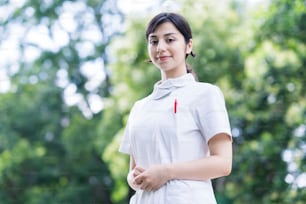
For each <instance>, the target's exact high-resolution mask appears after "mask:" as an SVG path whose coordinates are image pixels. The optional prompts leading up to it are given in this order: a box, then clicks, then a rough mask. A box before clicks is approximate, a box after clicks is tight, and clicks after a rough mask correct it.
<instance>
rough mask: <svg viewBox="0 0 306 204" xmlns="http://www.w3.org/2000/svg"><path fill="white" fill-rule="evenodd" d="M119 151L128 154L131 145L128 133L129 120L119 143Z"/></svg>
mask: <svg viewBox="0 0 306 204" xmlns="http://www.w3.org/2000/svg"><path fill="white" fill-rule="evenodd" d="M119 152H121V153H125V154H130V152H131V145H130V135H129V122H128V123H127V125H126V127H125V130H124V134H123V138H122V140H121V144H120V146H119Z"/></svg>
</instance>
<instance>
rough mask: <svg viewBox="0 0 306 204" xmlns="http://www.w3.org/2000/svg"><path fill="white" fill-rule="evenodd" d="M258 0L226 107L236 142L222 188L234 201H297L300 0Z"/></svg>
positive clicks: (301, 172) (303, 74) (301, 183)
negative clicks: (234, 94)
mask: <svg viewBox="0 0 306 204" xmlns="http://www.w3.org/2000/svg"><path fill="white" fill-rule="evenodd" d="M264 6H265V7H262V8H261V9H259V10H258V11H259V12H255V14H254V19H255V20H253V21H251V22H250V24H249V29H252V30H253V31H254V37H253V38H252V39H250V40H251V42H252V43H251V46H249V49H248V50H246V52H245V54H244V55H245V59H244V61H245V67H244V73H245V79H243V80H242V84H243V89H242V93H243V95H242V97H240V99H239V98H237V99H235V100H233V107H232V108H231V109H232V110H235V111H233V112H232V114H231V115H232V117H234V118H233V127H234V128H235V129H234V130H235V132H236V134H237V136H238V138H237V140H236V141H237V142H238V144H239V145H238V147H237V148H236V151H235V163H234V168H233V175H232V176H231V177H230V178H229V180H232V181H231V182H228V183H227V185H226V188H227V190H228V192H229V194H230V197H232V198H233V199H234V200H235V202H234V203H261V204H262V203H267V204H268V203H288V204H289V203H298V204H302V203H305V202H306V193H305V187H306V184H305V177H306V174H305V172H306V171H305V168H306V166H305V155H306V152H305V139H306V130H305V129H306V124H305V123H306V121H305V116H306V100H305V99H306V97H305V93H306V91H305V85H306V80H305V79H306V69H305V66H306V63H305V60H306V54H305V50H306V46H305V45H306V41H305V39H306V38H305V36H306V32H305V31H306V30H305V28H306V21H305V19H306V8H305V2H304V1H303V0H297V1H289V0H288V1H287V0H275V1H271V3H270V4H269V5H264ZM245 30H247V29H245ZM240 96H241V95H240ZM235 104H236V105H235ZM236 172H237V173H236ZM237 184H239V185H237Z"/></svg>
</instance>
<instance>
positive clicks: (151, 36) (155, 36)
mask: <svg viewBox="0 0 306 204" xmlns="http://www.w3.org/2000/svg"><path fill="white" fill-rule="evenodd" d="M176 34H177V33H165V34H164V35H163V36H164V37H167V36H169V35H176ZM157 37H158V36H157V35H155V34H150V35H149V38H157Z"/></svg>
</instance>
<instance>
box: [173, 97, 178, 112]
mask: <svg viewBox="0 0 306 204" xmlns="http://www.w3.org/2000/svg"><path fill="white" fill-rule="evenodd" d="M176 111H177V100H176V99H174V104H173V112H174V113H176Z"/></svg>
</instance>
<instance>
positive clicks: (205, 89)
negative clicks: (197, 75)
mask: <svg viewBox="0 0 306 204" xmlns="http://www.w3.org/2000/svg"><path fill="white" fill-rule="evenodd" d="M190 88H191V89H196V91H197V92H198V93H202V94H204V93H208V94H209V93H215V92H221V89H220V88H219V86H218V85H215V84H212V83H208V82H196V83H194V84H193V86H192V87H190Z"/></svg>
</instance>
